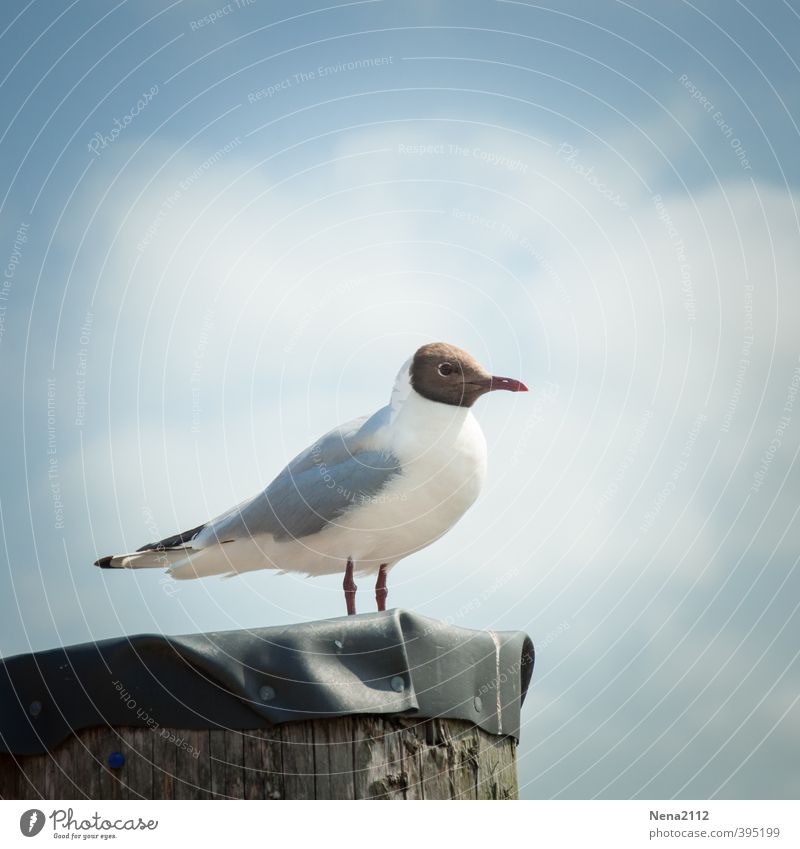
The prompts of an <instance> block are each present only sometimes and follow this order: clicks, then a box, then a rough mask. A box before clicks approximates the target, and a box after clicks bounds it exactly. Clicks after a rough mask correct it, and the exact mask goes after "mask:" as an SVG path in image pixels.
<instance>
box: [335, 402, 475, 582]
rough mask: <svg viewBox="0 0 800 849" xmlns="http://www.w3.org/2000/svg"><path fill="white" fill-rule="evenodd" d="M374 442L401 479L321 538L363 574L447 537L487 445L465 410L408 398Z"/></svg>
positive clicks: (471, 492) (471, 493)
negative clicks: (336, 545) (396, 465)
mask: <svg viewBox="0 0 800 849" xmlns="http://www.w3.org/2000/svg"><path fill="white" fill-rule="evenodd" d="M375 440H376V447H380V448H385V449H387V450H389V451H390V452H391V453H392V454H393V455H394V456H395V457H397V459H398V460H399V461H400V465H401V469H402V470H401V472H400V474H398V475H397V476H395V477H394V478H392V480H391V481H390V483H389V484H388V485H387V486H386V487H385V488H384V489H383V490H381V491H380V493H378V495H376V496H375V497H374V498H373V499H370V500H369V501H368V502H366V503H364V504H363V505H362V506H360V507H359V508H357V509H354V510H352V511H350V512H349V513H348V514H347V515H346V516H343V517H342V519H341V520H340V525H341V527H340V529H339V531H340V532H339V533H337V532H336V529H334V528H331V529H328V530H326V531H325V532H324V533H325V534H328V533H329V534H330V535H331V538H332V541H333V537H338V538H339V539H338V541H340V542H342V543H344V544H345V545H348V546H350V547H351V548H352V551H351V552H350V553H349V554H347V555H346V556H350V557H352V558H353V560H354V562H355V563H356V566H357V568H358V569H359V570H360V571H367V572H370V571H374V570H375V569H377V567H378V566H379V565H380V564H381V563H394V562H396V561H397V560H399V559H400V558H402V557H405V556H407V555H408V554H411V553H413V552H414V551H418V550H419V549H420V548H424V547H425V546H426V545H429V544H430V543H432V542H433V541H434V540H436V539H437V538H438V537H440V536H441V535H442V534H444V533H445V532H447V531H448V530H449V529H450V528H451V527H452V526H453V525H454V524H455V523H456V522H457V521H458V520H459V519H460V518H461V516H463V515H464V513H465V512H466V510H467V509H468V508H469V507H470V506H471V505H472V503H473V502H474V501H475V499H476V498H477V497H478V494H479V492H480V490H481V487H482V485H483V481H484V478H485V476H486V440H485V438H484V436H483V432H482V431H481V428H480V425H479V424H478V422H477V420H476V419H475V417H474V416H473V415H472V413H471V412H470V411H469V409H468V408H464V407H454V406H450V405H447V404H438V403H436V402H434V401H428V400H427V399H425V398H423V397H422V396H420V395H418V394H417V393H416V392H412V393H411V395H410V397H408V398H407V399H406V400H405V401H404V403H403V405H402V408H401V409H400V411H399V412H398V414H397V415H396V416H395V417H394V418H393V420H392V421H391V422H390V423H389V424H388V425H387V427H386V428H385V429H382V430H381V431H378V432H377V433H376V434H375ZM345 530H346V531H347V533H346V534H345V533H344V531H345ZM321 536H322V535H321Z"/></svg>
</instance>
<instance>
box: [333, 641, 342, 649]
mask: <svg viewBox="0 0 800 849" xmlns="http://www.w3.org/2000/svg"><path fill="white" fill-rule="evenodd" d="M333 644H334V645H335V646H336V648H337V649H343V648H344V643H343V642H342V641H341V640H334V641H333Z"/></svg>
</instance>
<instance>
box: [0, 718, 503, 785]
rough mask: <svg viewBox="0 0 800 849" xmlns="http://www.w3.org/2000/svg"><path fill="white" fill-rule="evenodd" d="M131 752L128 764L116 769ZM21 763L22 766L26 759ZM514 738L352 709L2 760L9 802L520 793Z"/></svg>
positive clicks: (129, 733)
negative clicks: (115, 758) (114, 757)
mask: <svg viewBox="0 0 800 849" xmlns="http://www.w3.org/2000/svg"><path fill="white" fill-rule="evenodd" d="M112 752H121V753H122V754H123V755H124V758H125V761H124V764H123V765H122V766H121V767H119V768H116V769H114V768H110V767H109V761H108V758H109V755H110V754H111V753H112ZM17 764H19V766H17ZM516 766H517V765H516V743H515V741H514V740H513V739H511V738H508V737H493V736H492V735H490V734H487V733H486V732H485V731H482V730H481V729H479V728H477V727H476V726H474V725H472V724H471V723H469V722H464V721H461V720H445V719H414V718H410V717H381V716H374V715H370V716H350V717H337V718H334V719H329V720H309V721H302V722H290V723H286V724H283V725H280V726H275V727H273V728H266V729H253V730H251V731H226V730H219V731H192V730H187V729H163V728H127V727H124V728H109V727H107V726H104V727H100V728H92V729H86V730H84V731H80V732H78V733H77V734H75V735H73V736H72V737H70V738H69V739H68V740H67V741H65V742H64V743H63V744H62V745H61V746H59V747H58V748H56V749H55V750H54V751H53V752H52V753H49V754H45V755H34V756H27V757H18V758H17V759H16V762H15V759H14V758H12V757H11V756H10V755H0V797H2V798H4V799H40V798H44V799H76V798H78V799H80V798H89V799H173V798H175V799H206V798H207V799H230V798H233V799H476V798H477V799H515V798H517V795H518V792H519V791H518V784H517V774H516Z"/></svg>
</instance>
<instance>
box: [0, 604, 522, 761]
mask: <svg viewBox="0 0 800 849" xmlns="http://www.w3.org/2000/svg"><path fill="white" fill-rule="evenodd" d="M533 658H534V654H533V645H532V643H531V641H530V639H529V638H528V637H527V636H526V635H525V634H523V633H521V632H517V631H498V632H493V631H473V630H468V629H466V628H457V627H454V626H452V625H448V624H446V623H444V622H439V621H436V620H435V619H428V618H427V617H425V616H419V615H418V614H416V613H409V612H408V611H405V610H389V611H386V612H385V613H369V614H365V615H361V616H344V617H342V618H339V619H326V620H324V621H321V622H307V623H302V624H298V625H287V626H281V627H273V628H256V629H253V630H248V631H220V632H214V633H208V634H191V635H189V636H184V637H165V636H161V635H151V634H142V635H139V636H135V637H129V638H125V637H122V638H117V639H112V640H103V641H102V642H97V643H84V644H82V645H77V646H68V647H66V648H58V649H51V650H49V651H43V652H37V653H36V654H26V655H17V656H16V657H11V658H8V659H6V660H4V661H0V752H11V753H13V754H18V755H24V754H35V753H41V752H44V751H46V750H48V749H52V748H54V747H55V746H57V745H58V744H59V743H61V742H62V741H63V740H64V739H66V738H67V737H68V736H69V735H70V733H71V732H72V731H77V730H79V729H81V728H89V727H92V726H97V725H111V726H115V725H134V726H144V725H150V726H153V727H155V726H156V724H157V727H171V728H194V729H202V728H230V729H240V730H243V729H249V728H263V727H265V726H269V725H271V724H275V723H280V722H289V721H291V720H298V719H320V718H326V717H332V716H344V715H348V714H359V713H362V714H363V713H372V714H405V715H408V716H418V717H450V718H457V719H467V720H470V721H471V722H474V723H475V724H476V725H478V726H480V727H481V728H483V729H484V730H486V731H488V732H490V733H492V734H507V735H511V736H514V737H518V736H519V715H520V706H521V704H522V701H523V700H524V698H525V693H526V691H527V688H528V683H529V682H530V678H531V673H532V671H533Z"/></svg>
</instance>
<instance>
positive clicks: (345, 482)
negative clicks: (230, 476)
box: [198, 411, 400, 546]
mask: <svg viewBox="0 0 800 849" xmlns="http://www.w3.org/2000/svg"><path fill="white" fill-rule="evenodd" d="M383 418H385V414H384V412H383V411H380V413H378V414H376V416H373V417H372V418H370V419H367V418H366V417H365V418H361V419H356V420H354V421H353V422H350V423H348V424H347V425H343V426H342V427H339V428H336V429H335V430H332V431H330V432H329V433H327V434H325V436H323V437H322V438H321V439H319V440H317V441H316V442H315V443H314V444H313V445H311V446H309V448H307V449H306V450H305V451H303V452H302V453H301V454H298V456H297V457H295V458H294V460H292V461H291V462H290V463H289V465H287V466H286V468H285V469H283V471H282V472H281V473H280V474H279V475H278V476H277V477H276V478H275V480H274V481H272V483H271V484H270V485H269V486H268V487H267V488H266V489H265V490H264V491H263V492H260V493H259V494H258V495H257V496H255V497H254V498H252V499H250V500H249V501H247V502H245V503H244V504H241V505H239V506H238V507H236V508H234V510H232V511H231V512H230V513H228V514H226V515H225V516H222V517H220V518H219V519H217V520H215V521H214V522H211V523H209V524H208V525H206V527H205V528H204V529H203V531H202V532H201V534H200V535H199V538H198V542H199V543H200V545H201V546H202V545H208V544H209V543H211V542H212V541H214V542H217V541H218V542H226V541H228V540H231V539H243V538H247V537H249V536H259V535H261V534H271V535H272V536H273V537H274V538H275V539H276V540H288V539H300V538H301V537H305V536H309V535H311V534H315V533H317V532H318V531H321V530H322V529H323V528H324V527H325V526H326V525H327V524H329V523H330V522H333V521H335V520H336V519H338V518H340V517H341V516H342V515H343V514H344V513H346V512H347V511H348V510H350V509H352V508H353V507H356V506H358V505H360V504H364V503H367V502H369V501H371V500H373V499H374V498H375V497H376V496H377V495H378V493H379V492H380V491H381V490H382V489H383V487H385V486H386V484H387V483H388V482H389V481H390V480H391V479H392V478H393V477H394V476H395V475H397V474H398V473H399V471H400V468H399V462H398V460H397V458H396V457H394V455H392V454H391V453H389V452H386V451H380V450H376V449H375V448H374V445H372V446H371V445H370V439H369V437H370V436H371V435H372V434H373V433H374V431H375V430H376V429H377V428H378V427H380V426H381V424H382V421H383Z"/></svg>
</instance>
